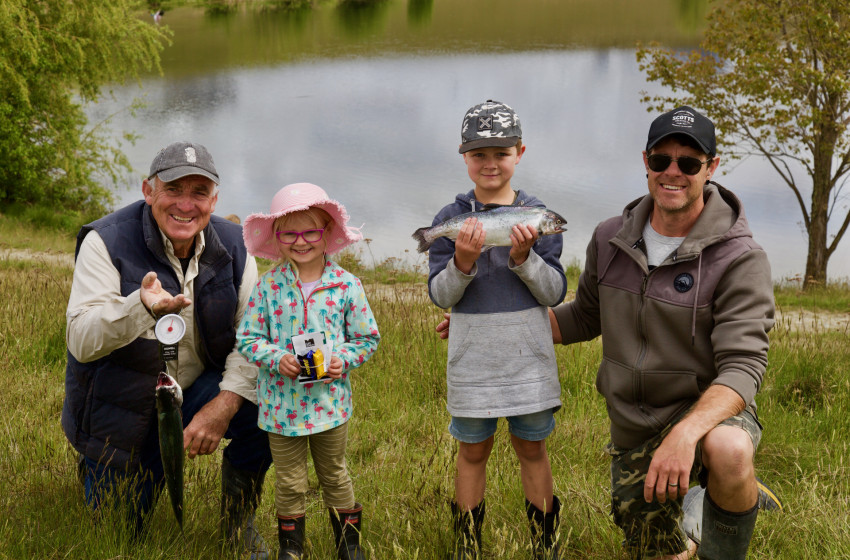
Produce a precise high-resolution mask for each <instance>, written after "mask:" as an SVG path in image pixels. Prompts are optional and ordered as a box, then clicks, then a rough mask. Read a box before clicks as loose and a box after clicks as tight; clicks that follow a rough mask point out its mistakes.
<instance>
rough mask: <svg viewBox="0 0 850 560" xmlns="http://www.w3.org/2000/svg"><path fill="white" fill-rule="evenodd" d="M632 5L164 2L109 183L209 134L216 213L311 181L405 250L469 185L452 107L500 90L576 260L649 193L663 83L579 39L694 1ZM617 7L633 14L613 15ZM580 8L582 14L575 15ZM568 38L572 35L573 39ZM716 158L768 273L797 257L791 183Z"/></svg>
mask: <svg viewBox="0 0 850 560" xmlns="http://www.w3.org/2000/svg"><path fill="white" fill-rule="evenodd" d="M414 3H415V4H417V5H418V7H416V8H415V9H416V10H421V11H417V12H416V13H417V16H416V17H417V18H420V17H421V19H418V20H417V21H418V22H420V23H417V24H416V25H415V26H414V25H412V24H411V18H412V17H413V16H411V13H413V10H414V7H413V4H414ZM482 3H486V6H488V7H489V9H490V10H492V13H491V12H490V11H486V10H485V11H482V10H484V8H483V7H482V6H483V4H482ZM636 4H638V3H631V2H625V3H623V2H622V1H615V0H599V2H598V5H599V6H601V8H598V6H597V4H594V5H593V9H591V8H590V5H591V3H590V2H587V1H584V2H581V1H578V0H564V1H563V2H558V3H556V4H552V3H551V2H547V1H546V0H527V2H524V3H523V7H524V9H523V10H517V9H516V3H515V2H514V1H512V0H511V1H505V0H468V1H465V2H460V3H452V4H451V5H450V4H447V1H446V0H433V1H420V0H409V1H408V2H407V3H403V2H398V1H396V2H386V3H383V4H381V5H380V6H378V7H376V8H373V9H362V8H360V7H354V6H353V5H348V6H346V7H345V8H342V9H340V10H336V9H334V10H326V11H322V10H318V11H316V10H312V9H308V10H303V9H293V10H289V9H284V8H281V9H272V10H267V11H264V12H258V11H239V12H234V13H229V14H227V15H223V16H222V15H219V16H215V17H212V16H204V15H203V14H201V13H200V12H198V11H192V10H185V9H175V10H174V11H171V12H169V13H168V14H167V15H166V18H167V20H168V21H169V25H173V29H174V32H175V35H174V43H175V44H174V46H173V47H171V48H170V49H169V50H168V51H167V52H166V54H165V60H164V64H163V66H164V71H165V77H159V76H154V77H150V78H148V79H146V80H145V82H144V92H145V93H146V95H147V102H148V107H147V108H145V109H144V110H142V111H139V112H137V113H135V115H130V114H129V113H126V114H122V115H121V116H120V117H119V118H118V119H117V120H116V121H115V123H114V129H115V131H116V132H115V136H116V138H118V137H120V133H121V131H124V130H130V131H135V132H137V133H139V134H140V135H141V136H142V138H141V139H140V140H138V141H137V142H136V144H135V145H134V146H128V147H126V152H127V155H128V157H129V158H130V161H131V162H132V164H133V165H134V167H135V169H136V173H135V176H134V177H132V178H130V179H129V180H128V181H127V188H126V189H124V190H122V191H121V192H120V193H119V198H120V199H121V202H122V203H126V202H129V201H131V200H136V199H138V198H139V189H140V187H139V185H140V178H141V177H143V176H144V175H145V174H146V172H147V169H148V166H149V165H150V159H151V157H152V155H153V154H155V153H156V151H157V150H159V148H161V147H162V146H163V145H165V144H167V143H168V142H171V141H174V140H182V139H192V140H195V141H199V142H202V143H204V144H205V145H207V147H208V148H209V149H210V150H211V152H212V153H213V155H214V157H215V159H216V164H217V167H218V169H219V172H220V173H221V176H222V187H221V193H220V198H219V204H218V207H217V208H216V211H217V213H218V214H220V215H226V214H230V213H235V214H237V215H239V216H240V217H242V218H243V219H244V217H245V216H247V215H248V214H249V213H251V212H257V211H264V210H266V209H267V208H266V207H267V205H268V201H269V200H270V199H271V197H272V195H273V194H274V193H275V192H276V191H277V189H279V188H280V187H281V186H282V185H285V184H287V183H293V182H298V181H310V182H314V183H316V184H319V185H321V186H323V187H324V188H326V190H327V191H328V192H329V193H331V194H332V195H333V196H334V197H335V198H338V199H339V200H340V201H341V202H342V203H343V204H345V205H346V207H347V208H348V210H349V212H350V214H351V216H352V222H353V223H354V225H357V226H359V225H361V224H363V223H365V224H366V226H365V228H364V234H365V235H366V236H367V237H368V238H371V239H372V240H373V241H372V243H371V244H370V245H369V246H368V247H363V250H364V252H365V253H366V254H367V256H368V255H372V256H374V257H375V258H376V259H378V260H381V259H383V258H387V257H404V258H407V259H410V260H412V261H415V260H417V259H419V258H420V257H419V256H418V255H416V254H415V253H414V251H415V243H414V242H413V240H412V239H411V238H410V234H411V233H412V232H413V230H415V229H416V228H417V227H420V226H425V225H429V223H430V220H431V218H432V217H433V215H434V214H435V213H436V211H437V210H438V209H439V208H440V207H441V206H442V205H444V204H445V203H446V202H448V201H450V200H451V199H452V198H453V197H454V196H455V194H457V193H458V192H465V191H467V190H469V189H470V188H471V183H470V182H469V179H468V178H467V176H466V172H465V168H464V166H463V163H462V160H461V159H460V156H458V154H457V145H458V142H459V141H460V131H459V128H460V120H461V117H462V113H463V111H464V110H465V109H466V108H468V107H470V106H472V105H474V104H476V103H479V102H481V101H483V100H485V99H488V98H492V99H500V100H502V101H504V102H506V103H509V104H511V105H512V106H513V107H514V108H515V109H516V110H517V111H518V112H519V114H520V117H521V118H522V121H523V129H524V132H525V134H526V138H524V141H525V144H526V146H527V147H528V151H527V152H526V154H525V156H524V157H523V160H522V165H521V166H519V167H518V168H517V175H516V179H515V185H516V186H517V187H521V188H524V189H526V190H528V191H529V192H532V193H534V194H535V195H537V196H539V198H540V199H541V200H543V201H544V202H545V203H546V204H547V205H548V206H550V207H551V208H552V209H553V210H555V211H557V212H559V213H560V214H562V215H564V216H565V217H566V218H567V220H568V222H569V223H568V232H567V233H566V234H565V236H564V253H563V258H564V260H565V261H566V262H568V261H570V260H572V259H578V260H579V261H582V260H583V259H584V252H585V248H586V244H587V242H588V240H589V239H590V235H591V233H592V231H593V228H594V227H595V226H596V224H597V223H598V222H599V221H601V220H603V219H605V218H608V217H610V216H612V215H616V214H619V213H620V212H621V210H622V208H623V206H624V205H625V204H626V203H627V202H629V201H631V200H632V199H634V198H637V197H638V196H641V195H643V194H644V193H645V192H646V179H645V177H644V169H643V165H642V160H641V155H640V151H641V149H642V147H643V145H644V144H645V141H646V131H647V127H648V126H649V123H650V122H651V120H652V117H653V116H654V115H651V114H648V113H647V111H646V108H645V107H644V106H642V105H641V104H640V102H639V99H640V92H641V91H642V90H647V91H648V92H649V93H650V94H653V93H660V90H659V89H658V88H657V87H656V86H654V84H647V83H646V82H645V79H644V76H643V75H642V74H641V73H640V72H639V70H638V69H637V64H636V62H635V57H634V51H633V50H632V48H613V47H612V45H617V44H618V43H617V41H619V40H620V39H619V38H618V39H616V40H615V41H613V42H611V41H609V40H607V39H605V41H607V42H606V46H605V47H599V48H593V47H590V46H587V44H588V43H593V42H594V41H601V40H603V39H600V37H605V36H607V35H606V34H625V35H628V33H629V32H630V31H628V29H632V30H636V31H637V32H639V33H641V34H644V35H642V38H643V39H646V38H647V37H650V38H653V37H652V35H651V33H650V31H651V32H652V33H661V32H662V31H665V32H666V31H667V30H672V29H673V28H674V27H676V26H678V25H679V24H678V23H676V22H679V21H686V20H687V17H686V16H687V15H688V14H690V15H689V16H688V17H695V16H694V13H693V12H688V11H686V12H682V11H680V10H679V9H678V8H681V9H682V10H684V8H683V4H682V3H681V2H678V0H666V1H665V2H660V1H656V0H646V2H645V3H643V2H642V3H640V6H639V7H637V6H636ZM548 6H552V7H551V9H550V8H548ZM662 7H663V9H662ZM426 8H427V9H426ZM448 8H451V9H448ZM534 8H536V11H535V9H534ZM614 8H618V9H619V11H617V10H614ZM470 9H476V10H478V11H477V12H475V13H474V14H472V13H471V12H469V11H468V10H470ZM541 10H542V11H543V13H541ZM547 10H548V11H547ZM599 10H603V12H602V13H600V11H599ZM604 10H608V12H604ZM485 12H486V13H487V17H488V22H490V23H491V24H492V23H493V22H495V23H498V24H501V23H502V22H507V21H510V23H511V25H508V26H507V27H505V30H504V32H503V30H502V28H500V27H498V25H495V24H493V25H488V26H487V27H488V29H489V31H488V32H487V33H485V32H483V31H482V29H481V27H482V26H480V25H477V24H478V23H480V14H481V13H485ZM621 12H625V13H626V16H627V17H628V18H631V19H632V20H634V21H632V22H631V23H629V24H628V26H626V24H625V23H624V22H625V20H624V17H626V16H624V15H623V13H621ZM506 13H507V15H506ZM426 14H427V15H426ZM466 16H469V17H466ZM544 16H548V18H547V17H544ZM602 16H605V17H602ZM166 18H164V19H166ZM511 18H513V19H511ZM597 18H599V22H597ZM543 20H546V25H543V24H542V23H541V22H542V21H543ZM635 21H636V22H638V23H640V22H647V25H646V26H644V27H641V26H640V25H636V24H635ZM593 22H597V24H598V25H599V26H598V27H597V28H595V29H594V30H588V29H585V28H582V27H581V26H582V25H583V24H589V23H593ZM600 22H601V23H600ZM342 26H347V27H348V28H349V31H348V32H346V33H342V32H341V31H340V28H341V27H342ZM653 26H655V27H653ZM493 28H498V29H499V30H500V32H499V33H498V34H494V33H492V29H493ZM555 28H557V29H555ZM531 29H533V30H534V31H531ZM485 31H486V30H485ZM488 33H489V34H488ZM676 33H681V31H675V30H672V31H670V32H669V34H671V35H673V36H676ZM657 36H658V35H656V37H657ZM518 37H523V38H524V39H523V40H517V38H518ZM549 41H552V46H551V47H550V48H543V45H545V44H547V42H549ZM577 43H581V44H585V46H584V47H582V48H580V49H578V48H572V46H574V45H575V44H577ZM473 47H474V48H473ZM568 47H569V48H568ZM115 91H116V98H115V99H114V100H104V101H103V102H102V103H100V104H99V105H98V106H96V107H93V108H92V109H91V111H90V114H91V115H92V121H93V122H97V121H98V120H100V118H102V117H103V116H105V115H107V114H112V113H114V112H116V111H117V110H119V109H121V108H122V107H126V106H129V105H130V103H131V101H132V99H133V98H134V97H136V96H138V95H139V93H140V91H139V90H138V89H137V88H136V87H135V86H126V87H122V88H117V89H116V90H115ZM721 158H722V154H721ZM721 170H722V171H725V172H726V174H725V175H724V174H721V175H719V176H718V177H717V180H718V181H719V182H720V183H721V184H723V185H725V186H727V187H729V188H731V189H732V190H733V191H734V192H735V193H736V194H738V196H739V197H740V198H741V199H742V200H743V202H744V204H745V207H746V209H747V216H748V218H749V220H750V224H751V226H752V229H753V231H754V232H755V236H756V240H757V241H759V242H760V243H761V244H762V245H763V246H764V247H765V249H766V250H767V252H768V256H769V258H770V259H771V264H772V266H773V268H774V275H775V276H776V277H782V276H788V275H791V274H795V273H798V272H800V271H802V269H803V267H804V265H805V253H806V243H805V242H806V238H805V235H804V234H803V233H802V232H801V231H800V230H799V228H798V227H797V226H796V225H795V224H797V223H798V222H799V220H800V216H799V208H798V207H797V205H796V201H795V199H794V196H793V195H792V193H791V192H790V190H788V189H787V188H785V187H784V186H783V185H782V184H781V183H780V181H779V180H778V177H776V176H775V174H774V172H773V171H772V170H770V169H769V167H767V166H766V165H765V164H764V163H763V162H761V161H759V160H750V161H747V162H744V163H741V164H738V165H736V166H734V167H733V166H731V165H730V164H729V163H728V162H725V161H721ZM829 273H830V275H831V276H835V275H838V276H843V277H847V276H850V244H844V246H842V247H839V250H838V253H836V254H835V256H833V258H832V259H831V263H830V270H829Z"/></svg>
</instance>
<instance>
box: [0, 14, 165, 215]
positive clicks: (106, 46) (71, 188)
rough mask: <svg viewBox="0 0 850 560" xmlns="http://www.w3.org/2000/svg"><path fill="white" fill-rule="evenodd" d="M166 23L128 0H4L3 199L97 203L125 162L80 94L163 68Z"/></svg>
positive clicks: (70, 206) (82, 206) (0, 33)
mask: <svg viewBox="0 0 850 560" xmlns="http://www.w3.org/2000/svg"><path fill="white" fill-rule="evenodd" d="M167 40H168V39H167V32H165V31H163V30H162V29H160V28H158V27H156V26H153V25H150V24H147V23H146V22H145V21H143V20H141V19H139V18H137V17H135V16H134V15H133V4H132V2H131V1H130V0H110V1H109V2H103V1H101V0H74V1H73V2H69V1H68V0H0V161H2V165H0V208H6V207H8V205H10V204H26V205H41V206H51V207H53V208H56V209H65V210H75V211H88V212H92V211H95V212H97V211H101V210H103V209H105V208H106V207H107V206H108V205H109V204H110V203H111V202H112V200H113V198H112V191H111V189H109V188H107V186H105V185H104V184H103V182H104V181H105V180H106V179H109V180H111V181H112V182H116V181H117V179H118V176H119V171H120V170H121V169H122V168H123V169H129V168H130V166H129V162H128V161H127V159H126V157H125V156H124V154H123V153H122V152H121V151H120V149H119V147H117V146H115V145H113V144H111V143H109V141H107V140H106V139H105V137H103V136H102V135H101V134H100V133H99V132H98V131H97V129H93V130H88V129H87V124H88V122H87V118H86V115H85V113H84V112H83V107H82V103H86V102H93V101H96V100H97V99H98V98H99V96H100V94H101V88H102V87H103V86H104V85H106V84H108V83H113V82H123V81H124V80H125V79H126V78H127V77H133V78H136V79H138V77H139V72H140V71H141V70H142V69H146V70H150V69H153V68H156V69H158V68H159V54H160V52H161V50H162V48H163V46H164V43H165V42H166V41H167Z"/></svg>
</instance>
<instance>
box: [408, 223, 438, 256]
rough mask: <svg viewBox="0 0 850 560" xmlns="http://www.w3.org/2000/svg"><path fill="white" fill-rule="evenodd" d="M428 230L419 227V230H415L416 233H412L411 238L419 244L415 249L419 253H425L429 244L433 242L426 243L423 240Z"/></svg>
mask: <svg viewBox="0 0 850 560" xmlns="http://www.w3.org/2000/svg"><path fill="white" fill-rule="evenodd" d="M429 229H431V228H427V227H421V228H419V229H417V230H416V231H414V232H413V235H412V236H411V237H413V239H415V240H416V242H417V243H418V244H419V246H418V247H417V248H416V250H417V251H419V252H420V253H424V252H425V251H427V250H428V249H430V248H431V243H433V241H428V240H427V239H426V238H425V232H426V231H428V230H429Z"/></svg>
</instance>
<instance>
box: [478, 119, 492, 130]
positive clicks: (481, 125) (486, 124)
mask: <svg viewBox="0 0 850 560" xmlns="http://www.w3.org/2000/svg"><path fill="white" fill-rule="evenodd" d="M485 130H493V116H492V115H490V116H487V117H478V132H482V131H485Z"/></svg>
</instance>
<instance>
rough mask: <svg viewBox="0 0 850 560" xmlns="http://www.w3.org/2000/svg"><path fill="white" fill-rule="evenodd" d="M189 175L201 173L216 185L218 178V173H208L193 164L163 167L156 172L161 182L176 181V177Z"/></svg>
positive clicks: (180, 177)
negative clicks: (169, 167)
mask: <svg viewBox="0 0 850 560" xmlns="http://www.w3.org/2000/svg"><path fill="white" fill-rule="evenodd" d="M189 175H201V176H203V177H206V178H207V179H210V180H211V181H212V182H214V183H215V184H216V185H218V182H219V179H218V175H216V174H214V173H210V172H209V171H205V170H203V169H201V168H200V167H195V166H194V165H181V166H180V167H172V168H171V169H164V170H162V171H160V172H159V173H157V174H156V176H157V177H159V180H160V181H162V182H163V183H170V182H171V181H176V180H177V179H182V178H183V177H188V176H189Z"/></svg>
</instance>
